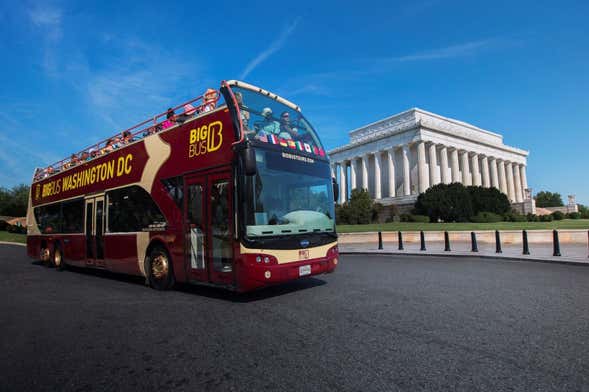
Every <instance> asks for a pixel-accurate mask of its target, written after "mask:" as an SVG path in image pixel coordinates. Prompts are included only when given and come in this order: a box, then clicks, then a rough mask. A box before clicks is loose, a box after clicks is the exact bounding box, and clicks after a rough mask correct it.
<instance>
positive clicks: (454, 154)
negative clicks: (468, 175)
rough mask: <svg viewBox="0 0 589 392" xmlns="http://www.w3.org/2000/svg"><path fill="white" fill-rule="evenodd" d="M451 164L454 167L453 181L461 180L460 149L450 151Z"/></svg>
mask: <svg viewBox="0 0 589 392" xmlns="http://www.w3.org/2000/svg"><path fill="white" fill-rule="evenodd" d="M450 165H451V167H452V182H460V165H459V164H458V150H457V149H453V150H452V152H451V153H450Z"/></svg>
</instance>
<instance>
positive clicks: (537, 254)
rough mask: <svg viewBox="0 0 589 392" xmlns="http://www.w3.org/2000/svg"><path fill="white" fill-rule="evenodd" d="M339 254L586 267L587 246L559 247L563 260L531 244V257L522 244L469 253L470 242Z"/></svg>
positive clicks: (371, 247)
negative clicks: (489, 260)
mask: <svg viewBox="0 0 589 392" xmlns="http://www.w3.org/2000/svg"><path fill="white" fill-rule="evenodd" d="M338 247H339V251H340V253H341V254H366V253H373V254H389V255H418V256H447V257H485V258H497V259H507V260H528V261H540V262H556V263H565V264H575V265H578V264H580V265H589V257H587V256H588V250H587V244H579V243H567V244H561V246H560V253H561V255H562V256H553V247H552V244H546V243H544V244H537V243H535V244H530V255H523V248H522V245H521V244H505V245H503V246H502V251H503V252H502V253H495V244H494V243H487V242H483V243H479V244H478V250H479V251H478V252H472V251H471V243H470V241H459V242H458V241H455V242H452V243H451V251H449V252H446V251H444V242H440V241H429V242H427V241H426V250H425V251H422V250H420V243H419V242H406V243H404V250H399V249H398V243H397V242H396V241H395V242H384V243H383V249H382V250H379V249H378V239H377V238H375V241H370V242H364V243H346V242H340V243H339V244H338Z"/></svg>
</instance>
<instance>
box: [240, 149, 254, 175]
mask: <svg viewBox="0 0 589 392" xmlns="http://www.w3.org/2000/svg"><path fill="white" fill-rule="evenodd" d="M242 153H243V166H244V168H245V175H246V176H253V175H255V174H256V173H257V172H258V168H257V167H256V152H255V151H254V148H253V147H252V146H251V145H250V144H249V143H248V144H247V145H246V146H245V148H244V149H243V150H242Z"/></svg>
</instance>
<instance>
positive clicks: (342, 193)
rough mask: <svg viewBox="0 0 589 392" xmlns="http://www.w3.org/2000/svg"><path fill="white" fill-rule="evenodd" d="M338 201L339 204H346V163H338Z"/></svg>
mask: <svg viewBox="0 0 589 392" xmlns="http://www.w3.org/2000/svg"><path fill="white" fill-rule="evenodd" d="M339 200H340V204H344V203H345V202H346V162H345V161H344V162H340V163H339Z"/></svg>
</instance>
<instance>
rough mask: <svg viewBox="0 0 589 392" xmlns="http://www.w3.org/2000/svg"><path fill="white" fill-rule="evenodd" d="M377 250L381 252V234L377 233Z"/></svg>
mask: <svg viewBox="0 0 589 392" xmlns="http://www.w3.org/2000/svg"><path fill="white" fill-rule="evenodd" d="M378 250H382V233H381V232H380V231H379V232H378Z"/></svg>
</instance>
